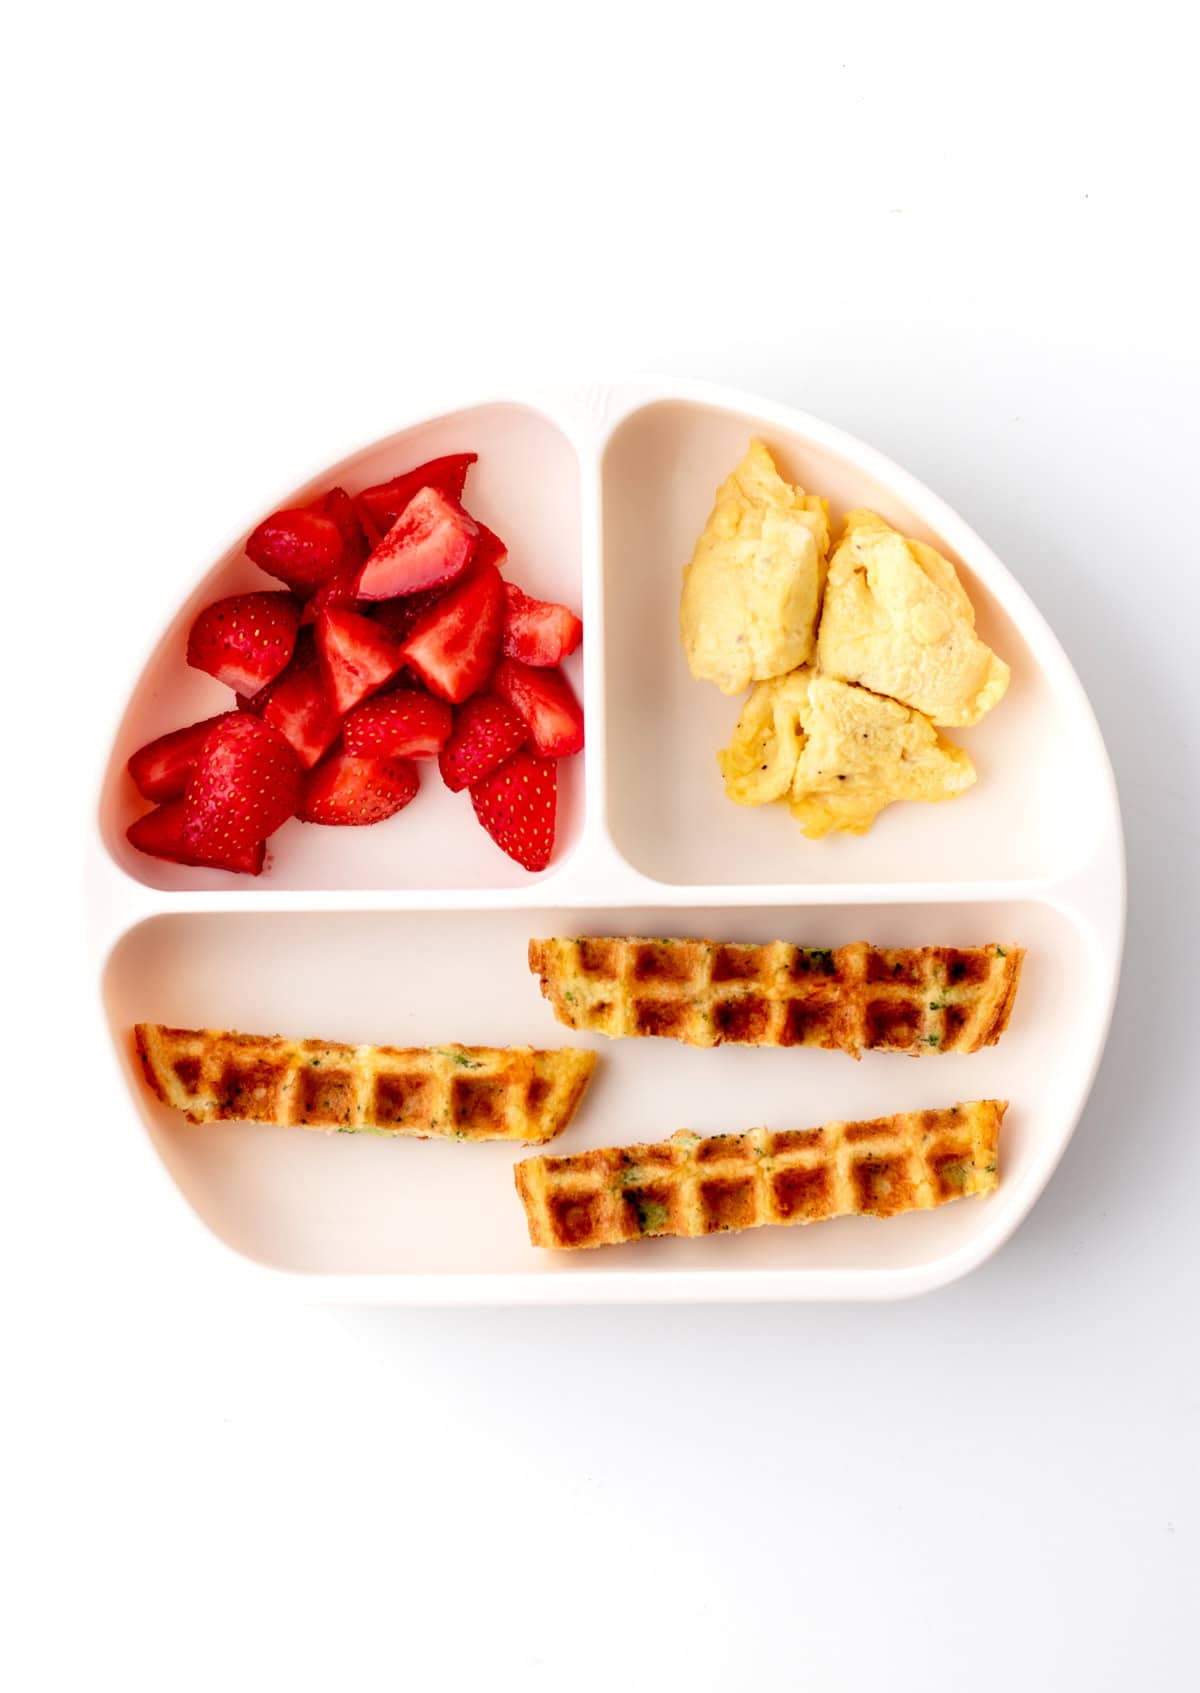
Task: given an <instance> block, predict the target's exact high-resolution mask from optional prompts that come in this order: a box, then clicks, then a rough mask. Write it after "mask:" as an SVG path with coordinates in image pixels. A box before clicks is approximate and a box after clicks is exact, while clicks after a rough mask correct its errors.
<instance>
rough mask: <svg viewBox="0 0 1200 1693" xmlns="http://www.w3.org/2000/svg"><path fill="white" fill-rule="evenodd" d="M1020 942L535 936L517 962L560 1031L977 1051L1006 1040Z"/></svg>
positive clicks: (708, 1042)
mask: <svg viewBox="0 0 1200 1693" xmlns="http://www.w3.org/2000/svg"><path fill="white" fill-rule="evenodd" d="M1024 956H1025V954H1024V951H1023V950H1022V948H1021V947H1018V946H1012V945H1009V944H1005V945H1003V946H998V945H991V946H977V947H965V948H958V947H941V946H924V947H916V948H912V949H904V950H894V951H886V950H881V949H880V948H878V947H872V946H868V945H867V944H866V943H865V942H864V941H857V942H855V943H854V944H853V945H851V946H842V947H838V948H836V950H833V951H822V950H819V949H815V948H812V947H802V946H792V945H791V944H790V943H789V942H787V941H772V942H770V943H769V944H768V945H766V946H750V945H742V944H737V943H727V942H718V941H696V940H662V939H646V938H638V937H632V936H620V937H616V936H607V937H601V936H581V937H579V938H576V939H571V940H564V939H555V940H541V941H539V940H534V941H530V943H529V967H530V969H531V970H532V971H533V972H534V974H535V975H537V976H539V977H540V978H541V984H542V993H543V994H544V995H545V997H546V998H547V999H548V1000H549V1001H550V1003H551V1004H552V1005H553V1007H554V1014H555V1016H556V1017H557V1018H558V1020H559V1022H560V1023H565V1024H566V1026H567V1027H568V1028H569V1029H586V1030H589V1031H592V1032H594V1033H597V1034H604V1035H611V1036H614V1037H619V1036H622V1035H666V1036H669V1037H670V1038H671V1039H673V1040H678V1041H684V1042H686V1044H687V1045H689V1046H720V1045H721V1044H722V1043H723V1042H726V1041H728V1042H734V1043H737V1044H740V1045H743V1046H819V1047H831V1048H836V1049H838V1050H840V1051H842V1052H848V1053H850V1054H851V1055H852V1056H853V1057H855V1058H857V1057H858V1056H859V1054H860V1053H861V1052H862V1051H864V1050H867V1049H869V1050H871V1051H878V1052H905V1053H910V1054H912V1055H914V1056H918V1055H923V1054H926V1053H935V1052H977V1051H978V1050H979V1048H980V1047H983V1046H994V1045H995V1043H996V1042H997V1041H998V1040H999V1039H1000V1036H1001V1035H1002V1034H1003V1033H1004V1029H1005V1027H1006V1026H1007V1023H1008V1018H1009V1013H1010V1011H1011V1010H1012V1004H1013V1000H1014V998H1015V996H1016V992H1017V982H1018V979H1019V977H1020V974H1021V963H1022V960H1023V959H1024Z"/></svg>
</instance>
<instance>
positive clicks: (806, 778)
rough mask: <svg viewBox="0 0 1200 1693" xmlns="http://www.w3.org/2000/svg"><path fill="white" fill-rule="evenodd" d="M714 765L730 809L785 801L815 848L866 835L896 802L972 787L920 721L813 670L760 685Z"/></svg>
mask: <svg viewBox="0 0 1200 1693" xmlns="http://www.w3.org/2000/svg"><path fill="white" fill-rule="evenodd" d="M717 756H718V761H719V763H720V766H721V772H722V774H723V776H724V777H725V791H726V793H727V794H728V795H729V798H730V799H732V800H734V801H735V802H736V803H737V804H738V805H765V804H768V803H769V802H771V801H773V800H779V799H785V800H786V801H787V803H788V804H789V806H790V808H791V811H792V815H793V816H794V817H795V818H796V819H797V820H798V821H799V823H800V824H801V826H802V827H803V830H804V833H805V834H806V835H808V836H809V837H810V838H811V839H813V840H819V839H820V837H821V836H822V835H827V834H829V833H830V832H831V831H832V830H835V829H840V830H844V831H845V832H846V833H848V834H853V835H861V834H865V833H866V831H867V830H868V829H869V828H870V827H871V825H872V823H874V821H875V819H876V817H878V815H879V813H880V812H881V811H882V810H883V808H884V807H885V806H887V805H891V804H892V802H893V801H894V800H943V799H952V798H953V797H954V796H955V795H956V794H961V793H962V792H963V791H964V790H965V789H967V788H969V787H970V786H971V784H972V783H973V782H974V780H975V767H974V765H973V764H972V763H971V760H970V758H968V756H967V754H966V753H965V752H964V751H963V750H962V748H961V747H956V746H952V745H951V744H950V742H949V741H947V740H944V739H943V737H942V736H941V735H939V734H938V732H937V730H936V729H935V728H934V727H933V724H932V723H930V722H929V720H928V719H927V718H925V717H923V716H922V715H921V713H920V712H917V711H913V710H911V709H910V708H909V707H908V706H904V705H900V704H899V703H898V702H897V701H896V700H891V699H883V698H881V697H880V695H878V694H873V693H869V692H868V691H867V689H865V688H859V687H855V686H853V685H852V684H850V683H847V682H840V681H838V680H837V679H836V678H834V677H832V676H821V675H818V674H817V673H816V672H815V671H814V670H812V669H803V670H797V671H796V672H794V673H793V674H792V675H790V676H781V677H777V678H776V679H774V680H773V681H769V682H760V683H759V685H758V686H757V687H756V688H755V689H754V691H753V693H752V694H751V695H750V698H749V699H748V700H747V701H746V705H745V707H744V709H743V711H742V715H741V717H740V718H739V719H738V724H737V728H736V729H735V730H734V735H733V740H732V742H731V743H730V745H729V746H728V747H727V748H726V749H725V750H724V751H723V752H721V753H719V754H718V755H717Z"/></svg>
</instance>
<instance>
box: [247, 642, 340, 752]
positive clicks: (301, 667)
mask: <svg viewBox="0 0 1200 1693" xmlns="http://www.w3.org/2000/svg"><path fill="white" fill-rule="evenodd" d="M262 693H263V695H266V696H267V697H266V698H265V699H262V705H261V706H259V704H258V699H261V698H262V695H259V696H257V697H256V699H254V700H251V701H248V702H247V707H246V709H248V710H250V711H256V712H257V714H258V716H260V717H261V718H262V719H263V721H264V723H269V724H270V725H271V726H272V728H274V729H278V731H279V733H280V734H281V735H282V736H283V738H284V740H285V741H287V743H288V744H289V746H290V747H291V749H292V751H293V752H294V753H295V754H296V757H297V758H298V759H299V761H300V764H301V767H302V768H303V769H305V770H311V769H312V767H313V765H314V764H315V763H316V762H317V760H318V759H319V758H323V757H324V756H325V754H326V753H327V752H328V751H329V749H330V747H331V746H332V745H333V743H334V742H335V741H336V740H337V738H338V735H339V733H340V731H341V727H342V723H341V718H340V717H339V716H338V714H337V712H336V711H335V710H334V709H333V707H332V706H331V705H330V703H329V701H328V699H327V698H326V696H325V689H324V688H323V687H322V685H321V672H320V668H319V666H318V664H317V661H316V659H315V658H313V659H311V660H310V661H309V662H308V663H307V664H303V663H302V664H295V663H293V664H290V665H289V666H288V668H287V669H286V670H285V671H284V673H283V675H282V676H277V677H276V678H275V680H274V681H273V682H271V683H269V684H268V686H267V687H266V688H264V689H263V691H262Z"/></svg>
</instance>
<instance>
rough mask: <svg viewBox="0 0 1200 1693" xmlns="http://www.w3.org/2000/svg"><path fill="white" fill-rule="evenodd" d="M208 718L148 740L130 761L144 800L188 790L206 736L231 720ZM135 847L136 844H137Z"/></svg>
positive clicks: (178, 794)
mask: <svg viewBox="0 0 1200 1693" xmlns="http://www.w3.org/2000/svg"><path fill="white" fill-rule="evenodd" d="M228 716H229V713H228V712H222V713H221V715H220V716H219V717H206V718H204V719H203V721H202V722H200V723H190V724H189V725H188V727H187V728H186V729H172V731H171V733H170V734H169V735H160V736H159V737H158V739H157V740H156V741H147V742H146V745H145V746H144V747H139V748H138V750H137V751H136V752H135V753H134V755H133V757H132V758H131V759H130V760H129V774H130V775H131V776H132V777H133V780H134V783H135V784H136V786H137V791H138V793H139V794H141V795H142V796H143V797H144V798H145V799H153V800H164V799H178V798H179V796H180V794H181V793H182V792H183V790H184V789H185V788H186V787H187V779H188V776H189V774H190V773H191V768H192V765H193V764H195V762H196V757H197V754H198V753H199V751H200V748H201V746H202V745H203V743H204V737H205V736H206V735H207V734H208V731H209V730H210V729H211V728H212V726H213V724H214V723H220V722H221V721H222V718H224V717H228ZM135 844H136V843H135Z"/></svg>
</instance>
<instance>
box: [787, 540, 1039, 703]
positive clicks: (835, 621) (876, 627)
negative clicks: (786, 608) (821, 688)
mask: <svg viewBox="0 0 1200 1693" xmlns="http://www.w3.org/2000/svg"><path fill="white" fill-rule="evenodd" d="M817 654H818V657H817V662H818V665H819V667H820V669H821V671H822V672H823V673H824V674H826V675H828V676H836V677H840V678H841V679H842V680H843V681H846V682H858V683H861V684H862V686H863V687H864V688H870V689H871V690H872V692H873V693H876V694H889V695H890V696H891V697H892V698H893V699H896V700H900V701H901V702H902V703H903V704H904V705H909V706H912V707H913V708H914V709H915V710H917V711H920V712H923V713H924V714H925V716H926V717H928V718H930V719H931V720H932V721H933V722H934V723H940V724H946V725H951V724H957V725H960V726H963V725H967V724H971V723H977V722H978V721H979V719H980V718H981V717H982V716H983V714H984V713H985V712H987V711H990V710H991V709H992V707H993V706H994V705H995V704H996V703H997V701H998V700H1000V699H1001V698H1002V696H1003V694H1004V690H1005V689H1006V688H1007V687H1008V678H1009V669H1008V666H1007V664H1005V663H1004V661H1003V660H1002V659H999V658H997V657H996V655H995V653H994V652H992V650H991V648H990V647H987V646H985V645H984V643H983V642H982V641H981V640H980V639H979V637H978V635H977V634H976V633H975V611H974V608H973V606H972V605H971V602H970V600H969V599H968V598H967V594H966V591H965V589H964V588H963V586H962V583H961V582H960V581H959V579H958V576H957V574H956V573H955V569H954V566H953V565H952V564H951V563H950V561H949V559H946V558H943V557H942V555H941V553H939V552H937V551H935V549H934V548H933V547H929V546H926V545H925V544H924V542H922V541H910V540H907V539H906V538H905V537H904V536H903V535H901V534H899V533H898V532H897V531H896V530H895V529H893V528H892V527H891V525H890V524H888V523H885V522H884V520H883V518H881V517H877V516H876V515H875V513H874V512H871V511H852V512H850V513H849V515H848V516H847V518H846V527H845V531H844V533H843V535H842V538H841V540H840V541H839V542H838V544H837V547H836V548H835V550H834V553H833V557H832V558H831V559H830V561H829V580H828V583H827V586H826V589H825V607H824V611H823V612H822V615H821V628H820V633H819V636H818V642H817Z"/></svg>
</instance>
